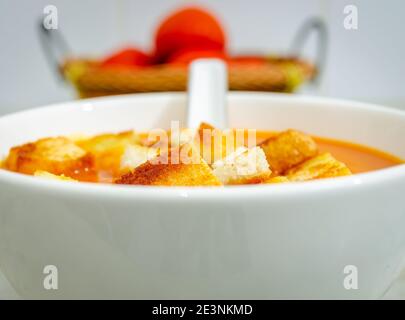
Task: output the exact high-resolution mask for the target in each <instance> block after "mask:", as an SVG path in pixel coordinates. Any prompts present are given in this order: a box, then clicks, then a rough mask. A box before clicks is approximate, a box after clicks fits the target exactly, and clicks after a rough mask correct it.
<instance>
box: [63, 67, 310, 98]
mask: <svg viewBox="0 0 405 320" xmlns="http://www.w3.org/2000/svg"><path fill="white" fill-rule="evenodd" d="M187 73H188V72H187V68H185V67H174V66H170V65H161V66H154V67H147V68H139V69H135V68H134V69H106V68H100V67H99V66H98V63H97V62H92V61H87V60H68V61H66V62H65V63H64V64H63V66H62V74H63V75H64V77H65V78H66V79H67V80H68V81H70V82H71V83H72V84H73V85H74V87H75V88H76V89H77V91H78V93H79V96H80V97H82V98H86V97H95V96H103V95H113V94H123V93H135V92H159V91H184V90H186V88H187ZM315 74H316V70H315V67H314V66H313V65H311V64H309V63H306V62H304V61H300V60H298V59H269V62H268V63H266V64H265V65H251V66H248V65H247V66H231V67H230V68H229V71H228V79H229V88H230V90H246V91H276V92H293V91H294V90H295V88H296V87H298V86H299V85H300V84H302V83H303V82H304V81H307V80H309V79H312V78H313V77H314V76H315Z"/></svg>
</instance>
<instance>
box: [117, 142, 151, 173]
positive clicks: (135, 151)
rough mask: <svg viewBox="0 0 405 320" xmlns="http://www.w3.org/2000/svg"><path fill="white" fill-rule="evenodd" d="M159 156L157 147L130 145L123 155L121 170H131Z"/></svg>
mask: <svg viewBox="0 0 405 320" xmlns="http://www.w3.org/2000/svg"><path fill="white" fill-rule="evenodd" d="M156 156H157V149H153V148H148V147H144V146H141V145H130V146H127V147H126V148H125V151H124V154H123V155H122V157H121V172H122V173H124V172H129V171H131V170H133V169H135V168H136V167H138V166H140V165H141V164H143V163H145V162H146V161H148V160H151V159H153V158H155V157H156Z"/></svg>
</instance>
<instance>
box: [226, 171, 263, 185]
mask: <svg viewBox="0 0 405 320" xmlns="http://www.w3.org/2000/svg"><path fill="white" fill-rule="evenodd" d="M270 179H271V171H266V172H263V173H259V174H255V175H251V176H246V177H244V176H240V177H239V178H237V179H232V180H230V181H229V182H228V183H227V184H228V185H243V184H262V183H267V181H269V180H270Z"/></svg>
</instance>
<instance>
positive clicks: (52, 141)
mask: <svg viewBox="0 0 405 320" xmlns="http://www.w3.org/2000/svg"><path fill="white" fill-rule="evenodd" d="M93 165H94V159H93V156H92V155H91V154H89V153H87V152H86V151H85V150H83V149H82V148H80V147H78V146H77V145H76V144H75V143H73V142H72V141H71V140H69V139H67V138H64V137H57V138H46V139H40V140H38V141H36V142H34V143H27V144H24V145H22V146H18V147H14V148H12V149H11V150H10V153H9V155H8V157H7V159H6V160H5V167H6V169H8V170H11V171H15V172H19V173H24V174H31V175H32V174H34V172H35V171H38V170H39V171H48V172H50V173H52V174H55V175H62V174H63V175H65V176H68V177H71V178H74V179H78V180H81V181H95V180H96V175H95V172H94V171H93ZM79 177H80V178H79Z"/></svg>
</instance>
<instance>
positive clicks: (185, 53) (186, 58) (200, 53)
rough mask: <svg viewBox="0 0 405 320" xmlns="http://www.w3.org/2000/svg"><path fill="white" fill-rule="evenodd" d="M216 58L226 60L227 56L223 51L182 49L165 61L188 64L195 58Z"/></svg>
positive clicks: (174, 63)
mask: <svg viewBox="0 0 405 320" xmlns="http://www.w3.org/2000/svg"><path fill="white" fill-rule="evenodd" d="M201 58H216V59H221V60H224V61H227V59H228V57H227V55H226V54H225V53H224V52H223V51H218V50H195V49H184V50H180V51H178V52H176V53H175V54H173V55H172V56H171V57H170V58H169V59H168V60H167V63H170V64H172V65H188V64H189V63H191V62H192V61H193V60H195V59H201Z"/></svg>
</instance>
